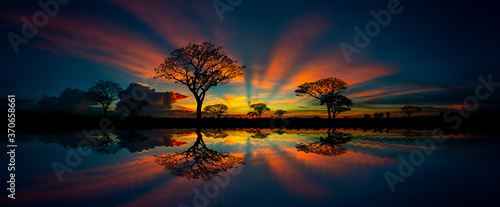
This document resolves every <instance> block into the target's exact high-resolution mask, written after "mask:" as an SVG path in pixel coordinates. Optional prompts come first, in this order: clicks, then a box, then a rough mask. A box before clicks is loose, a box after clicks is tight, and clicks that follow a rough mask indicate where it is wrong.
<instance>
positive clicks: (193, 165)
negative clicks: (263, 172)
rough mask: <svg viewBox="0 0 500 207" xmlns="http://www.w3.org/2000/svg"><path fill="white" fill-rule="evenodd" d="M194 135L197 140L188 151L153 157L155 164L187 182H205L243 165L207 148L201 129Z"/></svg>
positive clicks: (232, 157)
mask: <svg viewBox="0 0 500 207" xmlns="http://www.w3.org/2000/svg"><path fill="white" fill-rule="evenodd" d="M196 134H197V135H198V138H197V139H196V141H195V142H194V144H193V146H191V147H190V148H189V149H188V150H186V151H184V152H180V153H174V154H167V155H154V157H155V162H156V163H158V164H159V165H161V166H164V167H165V169H167V170H170V171H171V173H172V174H174V175H177V176H183V177H186V178H187V179H189V180H191V179H202V180H205V181H208V180H211V179H212V178H214V177H217V176H222V174H223V173H225V172H227V171H228V170H230V169H232V168H235V167H237V166H238V165H240V164H245V163H244V162H243V158H241V157H236V156H233V155H231V154H230V153H229V152H219V151H215V150H211V149H209V148H207V146H206V145H205V142H204V141H203V135H202V134H201V129H197V130H196Z"/></svg>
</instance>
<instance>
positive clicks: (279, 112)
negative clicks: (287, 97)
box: [274, 109, 286, 119]
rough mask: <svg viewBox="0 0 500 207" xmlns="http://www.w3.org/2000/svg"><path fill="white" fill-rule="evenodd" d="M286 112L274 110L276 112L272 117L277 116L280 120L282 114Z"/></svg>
mask: <svg viewBox="0 0 500 207" xmlns="http://www.w3.org/2000/svg"><path fill="white" fill-rule="evenodd" d="M285 113H286V111H285V110H281V109H278V110H276V112H274V115H278V117H279V118H280V119H281V117H282V116H283V114H285Z"/></svg>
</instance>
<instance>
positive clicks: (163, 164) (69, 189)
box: [1, 129, 500, 206]
mask: <svg viewBox="0 0 500 207" xmlns="http://www.w3.org/2000/svg"><path fill="white" fill-rule="evenodd" d="M431 133H432V132H431V131H426V130H404V129H391V130H386V129H381V130H362V129H321V130H307V129H301V130H289V129H286V130H274V131H273V130H270V129H239V130H222V129H219V130H211V129H203V130H196V129H157V130H128V131H113V132H112V133H108V134H100V135H99V134H96V135H92V136H90V139H88V138H87V137H86V135H85V134H84V133H82V131H71V132H66V133H57V134H56V133H47V132H32V133H29V134H18V138H17V145H18V147H17V148H16V194H15V197H16V200H15V202H12V200H11V199H8V198H7V196H6V194H7V191H4V192H5V193H4V194H3V195H4V196H3V198H1V202H2V203H7V204H17V205H35V206H361V205H362V206H368V205H369V206H422V205H428V206H439V205H446V206H450V205H455V206H464V205H474V206H476V205H477V204H488V205H491V206H498V204H500V202H499V200H498V199H497V194H498V185H499V184H500V178H499V175H500V166H499V165H498V164H499V163H500V162H499V161H500V157H499V156H498V155H499V154H500V150H498V149H499V147H498V146H499V144H500V140H499V139H498V138H499V137H498V134H497V133H494V132H481V133H479V132H464V133H461V134H454V135H446V136H443V137H441V138H439V139H432V136H431ZM434 138H436V137H434ZM3 144H5V145H6V144H7V143H3ZM4 157H5V156H4ZM4 160H5V162H4V163H8V161H7V160H6V159H4ZM54 168H56V169H57V171H59V176H58V175H57V174H56V173H55V171H54ZM2 173H3V175H4V176H3V178H4V179H5V180H8V178H9V177H8V176H9V175H8V174H7V173H6V170H3V171H2ZM4 183H5V181H4ZM4 187H8V185H7V184H5V185H4ZM4 189H5V188H4ZM2 206H3V205H2Z"/></svg>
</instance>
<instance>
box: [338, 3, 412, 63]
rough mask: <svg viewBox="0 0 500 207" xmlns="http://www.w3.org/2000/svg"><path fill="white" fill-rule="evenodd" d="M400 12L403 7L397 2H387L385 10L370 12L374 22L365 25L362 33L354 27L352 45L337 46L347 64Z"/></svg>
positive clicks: (342, 43) (343, 43)
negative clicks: (353, 55) (354, 33)
mask: <svg viewBox="0 0 500 207" xmlns="http://www.w3.org/2000/svg"><path fill="white" fill-rule="evenodd" d="M410 1H411V0H410ZM402 11H403V6H402V5H401V2H400V1H399V0H389V2H387V9H382V10H380V11H378V12H375V11H374V10H371V11H370V14H371V16H372V17H373V19H374V20H372V21H369V22H367V23H366V24H365V27H364V31H363V30H361V28H359V27H354V31H355V32H356V35H355V36H354V39H353V41H354V45H352V44H349V43H346V42H341V43H340V45H339V46H340V49H341V50H342V53H343V54H344V58H345V60H346V61H347V63H351V56H352V54H353V53H356V54H359V53H361V50H362V49H363V48H365V47H367V46H368V45H369V44H370V41H371V39H370V38H374V37H376V36H378V35H379V34H380V32H381V30H382V28H385V27H387V26H388V25H389V24H390V23H391V20H392V16H393V15H396V14H399V13H401V12H402Z"/></svg>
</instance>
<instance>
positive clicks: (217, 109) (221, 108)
mask: <svg viewBox="0 0 500 207" xmlns="http://www.w3.org/2000/svg"><path fill="white" fill-rule="evenodd" d="M203 109H204V110H205V111H206V112H208V113H212V114H215V115H216V116H217V118H219V119H220V116H221V115H222V114H223V113H225V112H226V111H227V110H228V109H229V108H228V107H227V106H226V105H224V104H214V105H207V106H205V108H203Z"/></svg>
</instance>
